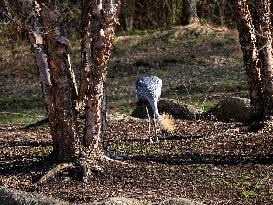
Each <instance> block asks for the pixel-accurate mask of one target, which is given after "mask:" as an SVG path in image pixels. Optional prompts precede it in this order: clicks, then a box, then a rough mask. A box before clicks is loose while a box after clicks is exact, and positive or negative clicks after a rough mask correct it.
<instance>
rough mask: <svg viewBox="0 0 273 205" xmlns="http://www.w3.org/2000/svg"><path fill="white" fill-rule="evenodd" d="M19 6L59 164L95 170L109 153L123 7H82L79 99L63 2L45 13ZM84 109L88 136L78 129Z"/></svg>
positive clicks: (93, 2)
mask: <svg viewBox="0 0 273 205" xmlns="http://www.w3.org/2000/svg"><path fill="white" fill-rule="evenodd" d="M18 1H20V2H21V5H22V11H23V17H24V18H25V22H26V23H25V25H26V27H27V28H28V32H29V38H30V43H31V45H32V47H33V50H34V54H35V57H36V61H37V65H38V68H39V73H40V78H41V82H42V86H43V93H44V98H45V101H46V107H47V112H48V119H49V124H50V129H51V134H52V138H53V146H54V151H55V153H56V154H57V159H58V160H60V161H74V160H78V162H79V163H80V165H81V166H82V167H87V169H89V168H88V167H91V168H92V166H93V167H94V166H96V164H98V163H99V162H100V160H101V159H102V156H103V153H104V150H103V146H102V143H101V137H102V134H103V133H104V130H105V120H106V119H105V118H106V110H105V109H106V104H105V90H104V87H105V79H106V70H107V69H106V68H107V63H108V60H109V57H110V53H111V49H112V44H113V41H114V34H115V32H114V31H115V26H116V24H117V8H118V6H119V1H117V2H115V1H114V0H103V1H102V0H99V1H97V0H83V1H82V10H83V16H82V28H83V31H82V74H81V85H80V90H79V93H78V92H77V86H76V82H75V76H74V73H73V70H72V67H71V63H70V53H71V50H72V49H71V46H70V43H69V40H68V39H67V38H66V36H65V35H64V31H62V30H61V28H62V27H61V26H62V25H61V19H60V18H61V14H60V13H59V3H58V1H55V0H54V1H50V2H47V3H45V4H41V7H40V5H39V4H38V3H37V1H35V0H18ZM85 103H86V111H85V115H86V119H85V132H84V134H82V133H80V129H79V126H78V118H79V109H78V108H79V106H80V104H85ZM90 160H91V163H89V164H88V162H90ZM82 161H84V162H82ZM90 164H91V165H90ZM94 164H95V165H94Z"/></svg>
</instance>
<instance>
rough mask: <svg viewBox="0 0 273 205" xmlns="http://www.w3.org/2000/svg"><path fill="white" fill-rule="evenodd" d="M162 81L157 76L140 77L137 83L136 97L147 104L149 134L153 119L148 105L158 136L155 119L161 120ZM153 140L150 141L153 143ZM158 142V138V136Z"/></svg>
mask: <svg viewBox="0 0 273 205" xmlns="http://www.w3.org/2000/svg"><path fill="white" fill-rule="evenodd" d="M161 87H162V80H161V79H160V78H158V77H156V76H149V77H143V76H140V77H139V78H138V79H137V81H136V95H137V99H138V100H139V101H140V102H145V103H146V111H147V116H148V120H149V133H150V131H151V118H150V114H149V109H148V105H147V103H148V104H149V106H150V107H151V109H152V114H153V123H154V126H155V133H156V134H157V127H156V124H157V123H156V121H155V119H159V118H160V115H159V112H158V108H157V103H158V100H159V98H160V95H161ZM152 140H153V139H152V138H150V141H151V142H152ZM156 141H158V137H157V136H156Z"/></svg>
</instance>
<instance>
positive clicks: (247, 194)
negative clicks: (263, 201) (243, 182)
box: [241, 191, 257, 198]
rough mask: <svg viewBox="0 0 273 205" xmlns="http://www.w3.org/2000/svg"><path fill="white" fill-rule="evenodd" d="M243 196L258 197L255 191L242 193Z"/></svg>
mask: <svg viewBox="0 0 273 205" xmlns="http://www.w3.org/2000/svg"><path fill="white" fill-rule="evenodd" d="M241 196H243V197H245V198H250V197H255V196H257V193H256V192H255V191H242V192H241Z"/></svg>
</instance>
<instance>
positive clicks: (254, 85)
mask: <svg viewBox="0 0 273 205" xmlns="http://www.w3.org/2000/svg"><path fill="white" fill-rule="evenodd" d="M232 3H233V10H234V11H235V14H236V15H235V18H236V19H235V20H236V23H237V29H238V32H239V38H240V44H241V49H242V52H243V56H244V63H245V69H246V75H247V83H248V88H249V93H250V99H251V104H252V106H253V108H254V111H255V112H256V113H257V114H262V113H263V106H262V98H261V94H262V84H261V77H260V64H259V58H258V50H257V47H256V35H255V29H254V25H253V22H252V17H251V14H250V11H249V7H248V5H247V0H232Z"/></svg>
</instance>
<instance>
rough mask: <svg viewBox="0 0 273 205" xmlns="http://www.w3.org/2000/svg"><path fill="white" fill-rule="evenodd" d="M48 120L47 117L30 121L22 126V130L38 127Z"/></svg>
mask: <svg viewBox="0 0 273 205" xmlns="http://www.w3.org/2000/svg"><path fill="white" fill-rule="evenodd" d="M48 122H49V121H48V118H45V119H42V120H39V121H37V122H33V123H30V124H28V125H26V126H24V127H23V128H22V130H29V129H32V128H35V127H39V126H42V125H45V124H46V123H48Z"/></svg>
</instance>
